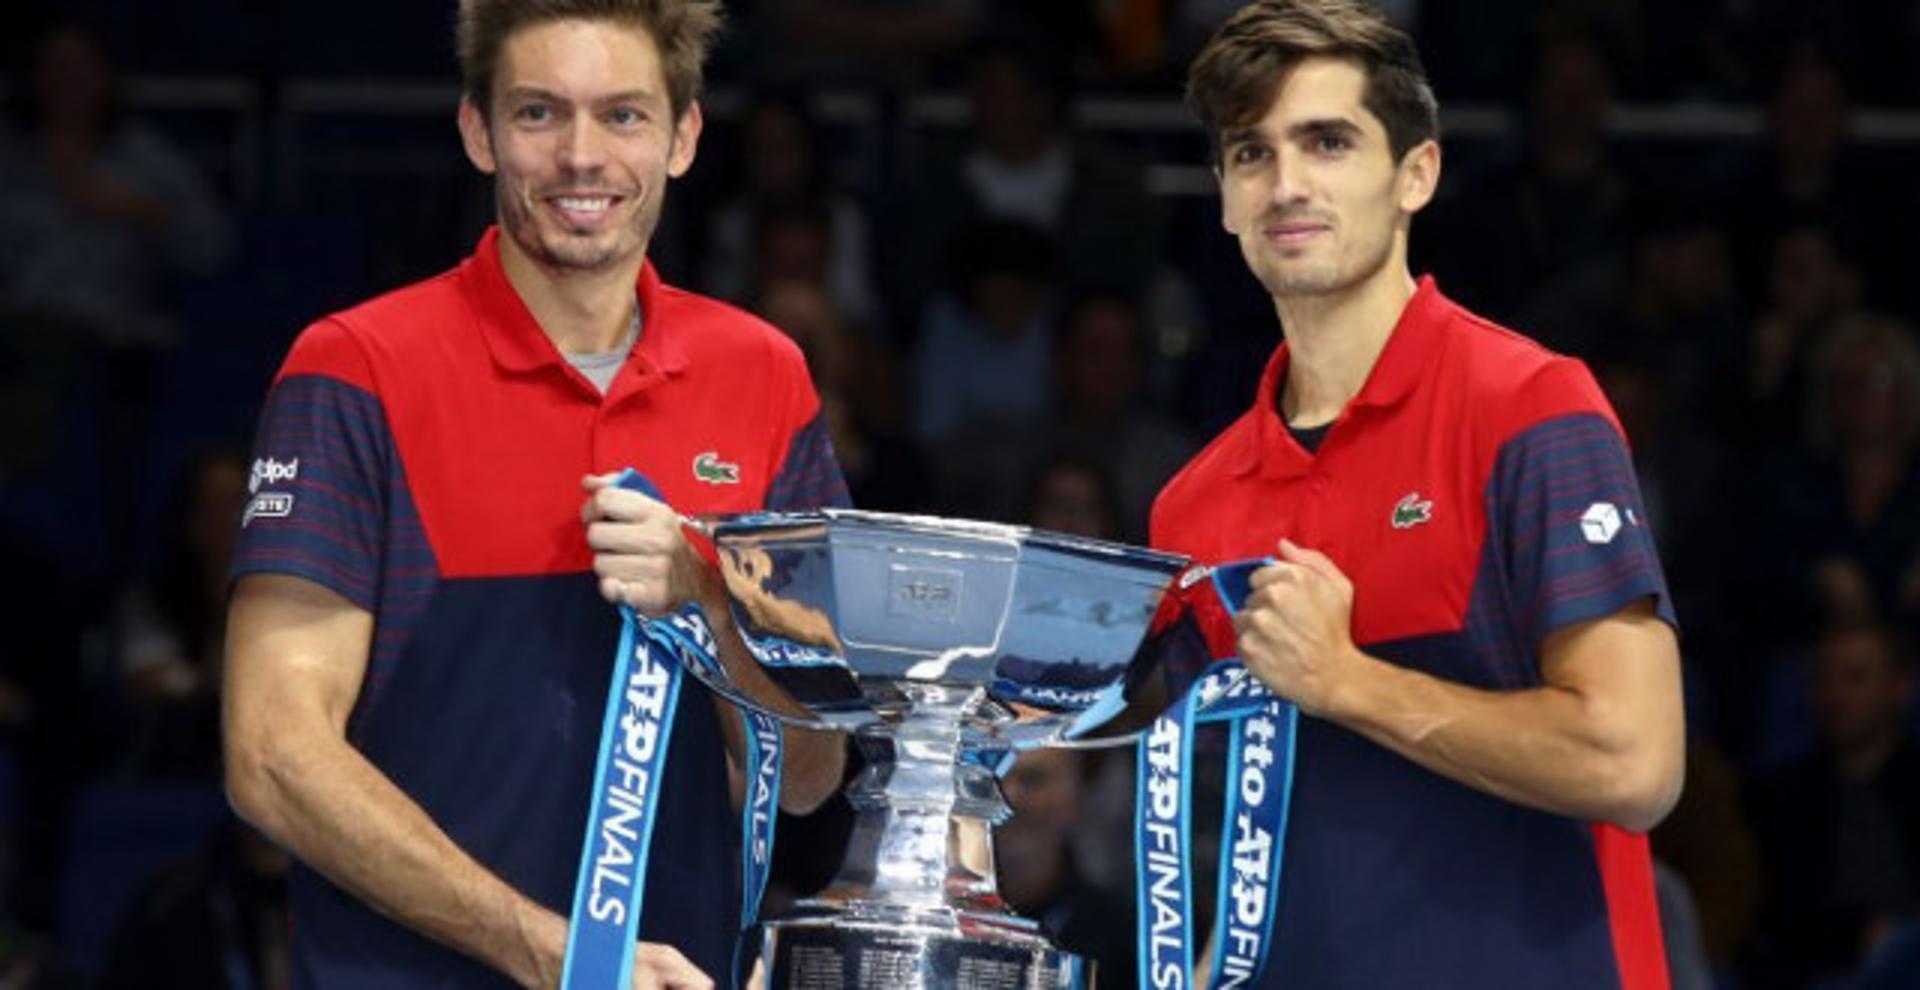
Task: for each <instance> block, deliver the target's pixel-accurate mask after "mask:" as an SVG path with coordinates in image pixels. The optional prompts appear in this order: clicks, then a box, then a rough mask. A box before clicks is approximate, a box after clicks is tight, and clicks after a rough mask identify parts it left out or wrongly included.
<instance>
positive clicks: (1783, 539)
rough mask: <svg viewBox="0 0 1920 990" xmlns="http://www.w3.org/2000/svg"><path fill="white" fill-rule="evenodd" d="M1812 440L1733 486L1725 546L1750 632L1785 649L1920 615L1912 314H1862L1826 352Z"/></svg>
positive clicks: (1752, 647)
mask: <svg viewBox="0 0 1920 990" xmlns="http://www.w3.org/2000/svg"><path fill="white" fill-rule="evenodd" d="M1811 384H1812V388H1811V390H1810V393H1809V399H1808V403H1807V409H1806V415H1807V417H1808V419H1807V422H1808V433H1809V444H1808V446H1807V448H1806V449H1803V450H1797V451H1790V452H1781V453H1776V454H1774V455H1772V457H1771V458H1769V459H1768V461H1767V462H1766V463H1764V464H1761V465H1759V466H1758V467H1757V469H1756V470H1754V471H1753V472H1751V473H1750V474H1749V475H1747V476H1745V477H1743V478H1737V479H1735V480H1733V481H1730V482H1729V483H1728V484H1727V485H1725V489H1726V490H1727V491H1728V492H1729V493H1730V496H1731V498H1732V500H1733V501H1734V502H1735V503H1737V504H1738V505H1739V509H1738V511H1730V512H1724V513H1722V514H1721V532H1720V533H1719V534H1718V535H1717V536H1716V541H1717V545H1718V546H1720V547H1721V548H1723V549H1724V551H1725V553H1726V557H1725V559H1726V560H1729V561H1735V562H1737V563H1736V564H1735V565H1734V566H1731V567H1729V568H1728V569H1727V570H1728V571H1729V572H1730V573H1729V574H1728V577H1729V585H1730V591H1732V592H1733V594H1734V595H1735V599H1734V600H1736V601H1738V602H1741V603H1742V604H1743V606H1744V612H1743V614H1744V615H1745V616H1746V622H1745V623H1744V628H1745V631H1746V634H1747V636H1748V637H1749V641H1748V642H1747V643H1746V645H1745V647H1744V648H1743V649H1740V650H1738V651H1736V655H1742V654H1744V655H1745V656H1747V657H1749V658H1752V657H1759V656H1767V655H1772V654H1774V653H1777V652H1778V651H1779V650H1780V649H1781V647H1782V645H1783V644H1794V643H1807V642H1810V641H1812V639H1813V638H1814V634H1815V631H1816V630H1818V629H1820V628H1822V627H1824V626H1826V625H1830V624H1833V623H1836V622H1838V623H1853V622H1862V621H1876V620H1877V621H1886V622H1894V623H1905V622H1910V621H1912V620H1913V618H1914V617H1915V616H1916V615H1920V611H1916V609H1920V568H1917V567H1916V557H1917V556H1920V456H1917V455H1920V345H1916V344H1915V342H1914V334H1913V331H1912V330H1911V329H1909V328H1908V327H1907V326H1906V325H1905V324H1903V323H1900V322H1899V321H1896V320H1892V319H1890V318H1886V317H1880V316H1870V315H1854V316H1849V317H1846V318H1844V319H1842V320H1841V321H1840V322H1839V323H1837V324H1836V325H1835V326H1834V328H1833V330H1832V332H1831V333H1830V334H1829V336H1828V339H1827V340H1825V341H1824V342H1823V343H1822V344H1821V346H1820V348H1819V350H1818V351H1817V352H1816V354H1815V357H1814V361H1813V368H1812V379H1811Z"/></svg>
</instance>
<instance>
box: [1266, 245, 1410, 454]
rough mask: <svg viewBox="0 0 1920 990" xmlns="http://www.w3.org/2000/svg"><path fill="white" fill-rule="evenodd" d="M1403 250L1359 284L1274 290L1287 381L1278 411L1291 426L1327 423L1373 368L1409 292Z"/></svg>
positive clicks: (1355, 391) (1353, 394) (1405, 302)
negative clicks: (1312, 290) (1312, 291)
mask: <svg viewBox="0 0 1920 990" xmlns="http://www.w3.org/2000/svg"><path fill="white" fill-rule="evenodd" d="M1405 257H1406V256H1405V254H1404V253H1403V252H1400V251H1396V252H1395V257H1394V258H1393V259H1392V260H1390V261H1389V262H1388V263H1387V264H1386V265H1384V266H1382V267H1381V269H1380V271H1379V272H1377V273H1375V274H1374V275H1373V276H1372V277H1370V278H1368V279H1367V280H1366V281H1365V282H1363V283H1361V284H1360V285H1357V286H1354V287H1353V288H1351V289H1348V290H1346V291H1343V292H1337V293H1329V294H1326V295H1313V296H1275V297H1274V307H1275V308H1276V309H1277V310H1278V311H1279V313H1280V325H1281V327H1282V328H1283V329H1284V332H1285V333H1286V335H1287V351H1288V355H1289V357H1288V362H1287V382H1286V392H1285V393H1284V395H1283V397H1282V403H1281V404H1282V410H1281V411H1282V412H1283V413H1284V415H1285V416H1286V420H1287V422H1288V423H1290V424H1292V425H1294V426H1301V427H1312V426H1320V425H1322V424H1325V423H1330V422H1332V421H1333V420H1334V418H1335V417H1337V416H1339V415H1340V410H1342V409H1344V408H1346V405H1347V403H1348V402H1349V401H1351V400H1352V399H1353V397H1354V396H1356V395H1358V394H1360V387H1361V386H1362V385H1365V384H1366V381H1367V376H1368V375H1369V374H1371V373H1372V372H1373V366H1374V363H1375V362H1377V361H1379V360H1380V352H1381V351H1382V350H1384V349H1386V346H1387V338H1389V337H1391V336H1393V328H1394V326H1395V324H1397V323H1399V322H1400V314H1401V313H1402V312H1403V311H1405V310H1406V308H1407V301H1408V300H1409V299H1412V298H1413V293H1414V289H1415V284H1414V281H1413V276H1411V275H1409V274H1408V273H1407V265H1406V261H1405Z"/></svg>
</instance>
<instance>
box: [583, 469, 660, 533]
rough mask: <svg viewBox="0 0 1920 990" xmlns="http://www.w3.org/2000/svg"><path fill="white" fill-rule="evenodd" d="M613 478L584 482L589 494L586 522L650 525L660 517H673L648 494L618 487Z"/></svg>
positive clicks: (591, 477)
mask: <svg viewBox="0 0 1920 990" xmlns="http://www.w3.org/2000/svg"><path fill="white" fill-rule="evenodd" d="M612 478H613V475H591V474H590V475H587V476H586V477H584V478H581V479H580V485H581V487H583V488H585V489H586V490H587V500H586V501H585V502H584V503H582V504H581V506H580V519H581V521H582V522H587V523H592V522H595V521H597V520H601V519H611V520H615V521H619V522H647V521H650V520H652V519H654V518H656V517H659V516H672V515H673V510H672V509H669V508H667V506H666V505H665V504H664V503H662V502H660V501H659V500H658V499H654V498H650V497H648V496H647V495H645V494H644V493H641V492H636V491H634V490H633V489H631V488H619V487H616V486H615V485H614V484H613V482H612V480H611V479H612Z"/></svg>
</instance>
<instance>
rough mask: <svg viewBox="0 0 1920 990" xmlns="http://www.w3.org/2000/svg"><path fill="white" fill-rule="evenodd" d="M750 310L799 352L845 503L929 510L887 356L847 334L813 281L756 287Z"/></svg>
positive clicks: (922, 468)
mask: <svg viewBox="0 0 1920 990" xmlns="http://www.w3.org/2000/svg"><path fill="white" fill-rule="evenodd" d="M752 308H753V311H754V312H755V313H756V314H757V315H759V316H760V317H762V318H764V319H765V320H766V321H767V322H769V323H771V324H773V325H774V326H776V327H779V328H780V329H781V330H782V331H783V332H785V333H786V335H787V336H789V337H792V338H793V340H794V342H795V343H797V344H799V345H800V350H801V351H802V352H803V353H804V354H805V355H806V358H807V370H808V371H810V372H811V373H812V375H813V385H814V388H815V389H816V390H818V391H819V393H820V411H821V415H822V416H824V417H825V419H826V424H827V433H828V434H829V435H830V436H831V437H832V439H833V451H834V454H835V455H836V456H837V457H838V458H839V461H840V469H841V471H842V473H843V474H845V476H846V479H847V488H848V490H849V491H850V492H851V494H852V496H853V504H854V505H857V506H860V507H861V508H863V509H876V510H880V511H887V512H929V511H932V510H933V504H932V497H933V496H932V491H931V487H930V483H929V481H928V478H927V467H926V463H925V461H924V460H923V459H922V458H921V456H920V450H919V448H918V447H917V446H915V444H914V443H913V442H912V441H911V440H910V439H908V438H907V436H906V435H905V434H904V433H903V432H902V431H901V430H900V428H899V420H900V418H899V415H898V412H897V403H896V398H895V394H894V393H895V391H896V388H895V386H896V384H897V381H896V380H897V378H898V377H899V376H898V374H897V373H896V371H895V369H894V367H893V362H892V361H891V360H890V358H889V355H888V354H887V353H886V352H885V351H884V350H882V349H881V347H880V346H879V345H878V344H876V343H875V342H874V341H873V340H871V339H869V338H866V337H863V336H861V335H860V334H857V333H855V332H853V330H852V328H851V327H849V326H848V325H847V319H846V317H845V315H844V314H842V313H841V312H840V310H839V309H838V307H837V306H836V305H835V301H834V299H833V297H832V296H830V295H829V294H828V292H827V289H826V288H825V287H824V286H822V285H821V284H819V283H818V282H815V281H811V280H807V279H798V278H787V279H780V280H778V281H775V282H773V283H771V284H769V285H767V286H765V287H764V288H763V289H762V290H761V291H760V295H759V298H758V301H756V302H755V303H754V305H753V307H752Z"/></svg>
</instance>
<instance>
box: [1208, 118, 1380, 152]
mask: <svg viewBox="0 0 1920 990" xmlns="http://www.w3.org/2000/svg"><path fill="white" fill-rule="evenodd" d="M1362 133H1364V132H1363V131H1362V130H1361V128H1360V125H1359V124H1356V123H1354V122H1353V121H1351V120H1348V119H1347V118H1345V117H1316V118H1314V119H1312V120H1303V121H1300V122H1299V123H1297V124H1293V125H1290V126H1289V127H1288V128H1287V137H1289V138H1292V139H1299V138H1302V137H1316V136H1321V135H1328V134H1339V135H1346V136H1350V137H1359V136H1360V135H1361V134H1362ZM1262 140H1265V133H1264V132H1263V131H1262V130H1261V129H1260V128H1259V127H1257V126H1255V127H1233V128H1229V129H1227V130H1225V131H1223V132H1221V134H1220V146H1221V147H1223V148H1230V147H1232V146H1234V145H1236V144H1246V143H1250V142H1255V141H1262Z"/></svg>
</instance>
